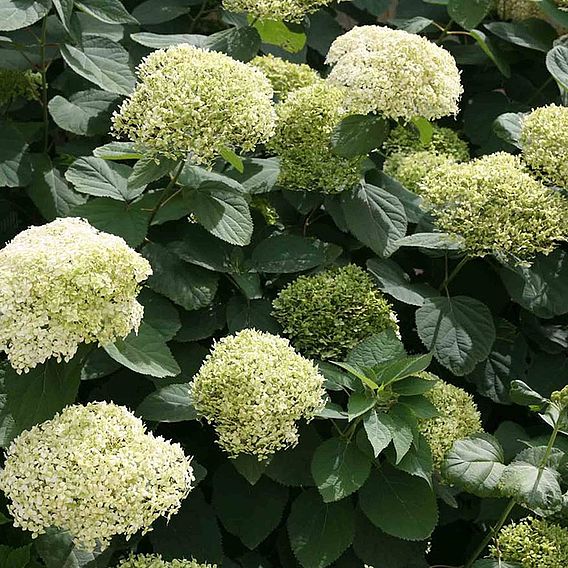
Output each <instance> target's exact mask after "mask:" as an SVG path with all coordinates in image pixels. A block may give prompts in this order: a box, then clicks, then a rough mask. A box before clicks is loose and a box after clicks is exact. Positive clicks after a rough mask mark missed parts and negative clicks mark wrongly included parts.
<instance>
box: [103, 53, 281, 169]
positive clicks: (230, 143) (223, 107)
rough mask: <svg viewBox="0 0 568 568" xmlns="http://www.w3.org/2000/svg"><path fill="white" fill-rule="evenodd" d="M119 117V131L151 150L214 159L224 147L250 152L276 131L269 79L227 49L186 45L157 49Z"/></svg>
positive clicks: (116, 125)
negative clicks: (204, 48)
mask: <svg viewBox="0 0 568 568" xmlns="http://www.w3.org/2000/svg"><path fill="white" fill-rule="evenodd" d="M138 78H139V82H138V84H137V85H136V88H135V89H134V92H133V93H132V94H131V95H130V97H129V98H128V99H126V100H125V101H124V102H123V103H122V106H121V107H120V109H119V110H118V112H117V113H115V115H114V117H113V129H114V133H115V134H117V135H119V136H122V137H125V138H128V139H129V140H131V141H132V142H134V143H135V144H136V145H137V147H138V148H140V150H141V151H143V152H144V153H145V154H148V155H155V154H160V155H163V156H166V157H168V158H172V159H182V158H185V156H186V155H187V154H189V155H190V157H191V159H192V160H193V161H194V162H195V163H201V164H209V163H210V162H211V161H212V160H213V159H214V158H215V157H217V156H218V155H219V153H220V150H221V149H222V148H230V149H232V150H235V151H244V152H249V151H252V150H254V148H255V147H256V146H257V144H261V143H264V142H266V141H267V140H268V139H269V138H270V137H271V136H272V134H273V132H274V120H275V113H274V108H273V104H272V96H273V91H272V87H271V85H270V81H269V80H268V79H267V78H266V77H265V76H264V74H263V73H262V72H261V71H260V70H259V69H257V68H255V67H253V66H251V65H247V64H246V63H241V62H240V61H235V60H234V59H232V58H231V57H229V56H228V55H225V54H223V53H218V52H216V51H206V50H203V49H199V48H197V47H193V46H191V45H187V44H181V45H177V46H174V47H170V48H168V49H159V50H157V51H154V52H153V53H151V54H150V55H149V56H148V57H146V58H145V59H144V60H143V62H142V63H141V64H140V66H139V67H138Z"/></svg>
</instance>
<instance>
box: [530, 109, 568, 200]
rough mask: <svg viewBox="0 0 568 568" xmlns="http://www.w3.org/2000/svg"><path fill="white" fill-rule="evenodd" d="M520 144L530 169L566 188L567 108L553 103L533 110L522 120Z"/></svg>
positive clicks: (567, 156)
mask: <svg viewBox="0 0 568 568" xmlns="http://www.w3.org/2000/svg"><path fill="white" fill-rule="evenodd" d="M521 145H522V148H523V159H524V161H525V162H526V163H527V164H528V165H529V166H530V167H531V168H533V169H534V170H536V171H537V172H539V174H541V175H542V177H543V178H544V179H545V180H547V181H549V182H551V183H553V184H554V185H557V186H559V187H563V188H565V189H568V107H562V106H558V105H555V104H552V105H548V106H545V107H541V108H537V109H536V110H533V111H532V112H531V113H530V114H529V115H528V116H526V117H525V118H524V119H523V122H522V128H521Z"/></svg>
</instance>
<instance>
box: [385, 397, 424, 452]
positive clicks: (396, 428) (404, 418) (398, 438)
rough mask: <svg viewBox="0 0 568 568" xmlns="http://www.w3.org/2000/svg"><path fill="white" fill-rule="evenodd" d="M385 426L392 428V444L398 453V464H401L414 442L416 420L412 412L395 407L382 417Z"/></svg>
mask: <svg viewBox="0 0 568 568" xmlns="http://www.w3.org/2000/svg"><path fill="white" fill-rule="evenodd" d="M381 418H382V421H383V424H385V425H386V426H387V428H390V431H391V436H392V443H393V446H394V449H395V452H396V463H399V462H400V461H401V460H402V459H403V458H404V456H405V455H406V454H407V453H408V451H409V450H410V448H411V446H412V442H413V441H414V432H413V428H415V426H416V419H415V418H414V416H413V415H412V414H411V413H410V411H408V410H405V409H404V408H401V406H400V405H397V406H395V407H394V408H393V409H391V411H390V412H389V413H388V414H385V415H384V416H382V417H381Z"/></svg>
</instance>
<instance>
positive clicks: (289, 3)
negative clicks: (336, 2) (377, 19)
mask: <svg viewBox="0 0 568 568" xmlns="http://www.w3.org/2000/svg"><path fill="white" fill-rule="evenodd" d="M340 1H341V0H340ZM331 2H332V0H223V8H225V10H228V11H229V12H247V13H248V14H249V15H250V16H252V17H253V18H259V19H260V20H284V21H285V22H301V21H302V20H303V19H304V16H307V15H308V14H311V13H312V12H315V11H316V10H319V8H322V7H323V6H327V5H328V4H331Z"/></svg>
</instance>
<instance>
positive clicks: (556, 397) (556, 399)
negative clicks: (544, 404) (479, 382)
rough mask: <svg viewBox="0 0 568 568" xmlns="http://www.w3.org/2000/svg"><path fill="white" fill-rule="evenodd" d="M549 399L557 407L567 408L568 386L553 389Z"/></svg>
mask: <svg viewBox="0 0 568 568" xmlns="http://www.w3.org/2000/svg"><path fill="white" fill-rule="evenodd" d="M550 400H551V401H552V402H553V403H554V404H555V405H556V406H558V407H559V408H568V386H565V387H564V388H563V389H562V390H559V391H554V392H553V393H552V394H551V395H550Z"/></svg>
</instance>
